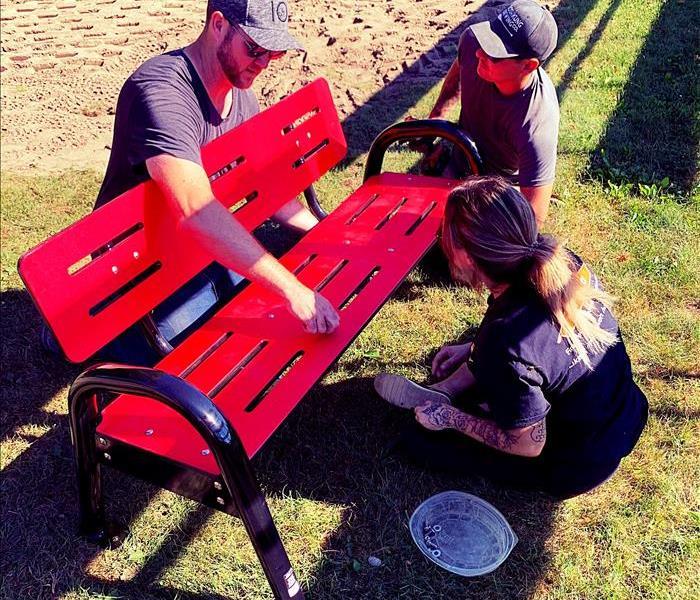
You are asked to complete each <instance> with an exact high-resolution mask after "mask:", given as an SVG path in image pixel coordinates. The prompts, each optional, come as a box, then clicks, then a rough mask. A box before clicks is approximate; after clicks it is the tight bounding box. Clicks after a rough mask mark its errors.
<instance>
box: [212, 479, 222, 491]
mask: <svg viewBox="0 0 700 600" xmlns="http://www.w3.org/2000/svg"><path fill="white" fill-rule="evenodd" d="M214 489H216V490H223V489H224V486H223V485H221V483H220V482H218V481H215V482H214Z"/></svg>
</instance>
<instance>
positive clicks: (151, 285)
mask: <svg viewBox="0 0 700 600" xmlns="http://www.w3.org/2000/svg"><path fill="white" fill-rule="evenodd" d="M346 148H347V147H346V143H345V138H344V136H343V132H342V129H341V127H340V122H339V121H338V115H337V112H336V109H335V106H334V104H333V98H332V96H331V93H330V89H329V87H328V84H327V83H326V81H324V80H323V79H317V80H316V81H314V82H313V83H311V84H309V85H307V86H305V87H304V88H302V89H301V90H299V91H298V92H296V93H294V94H292V95H291V96H289V97H287V98H285V99H284V100H282V101H281V102H279V103H278V104H276V105H274V106H273V107H271V108H269V109H268V110H266V111H264V112H262V113H260V114H259V115H256V116H255V117H253V118H252V119H250V120H249V121H246V122H245V123H243V124H242V125H240V126H239V127H237V128H236V129H234V130H232V131H230V132H229V133H227V134H225V135H223V136H221V137H220V138H218V139H216V140H214V141H212V142H211V143H210V144H208V145H207V146H206V147H204V148H203V149H202V159H203V164H204V168H205V170H206V172H207V174H208V175H209V176H210V179H211V180H212V189H213V190H214V193H215V195H216V197H217V198H218V200H219V201H220V202H221V203H222V204H224V205H225V206H226V207H227V208H229V209H230V210H232V211H234V212H235V215H236V218H237V219H238V220H239V221H240V222H241V223H242V224H243V225H244V226H245V227H246V228H247V229H248V230H249V231H252V230H253V229H254V228H255V227H257V226H258V225H260V224H261V223H262V222H263V221H265V220H266V219H267V218H269V217H270V216H271V215H272V214H274V213H275V212H276V211H277V210H278V209H279V208H281V207H282V206H283V205H284V204H286V203H287V202H289V201H290V200H291V199H293V198H295V197H297V196H298V195H299V194H300V193H301V192H302V191H303V190H304V189H306V188H307V187H309V185H311V184H313V182H314V181H316V180H317V179H319V178H320V177H321V176H322V175H323V174H324V173H326V172H327V171H328V170H329V169H331V168H332V167H333V166H335V165H336V164H337V163H338V161H340V159H341V158H342V157H343V156H344V155H345V152H346ZM176 229H177V221H176V218H175V216H174V211H172V210H171V209H169V208H168V205H167V203H166V201H165V199H164V198H163V197H162V195H161V194H160V191H159V189H158V187H157V186H156V185H155V184H154V183H153V182H152V181H148V182H146V183H143V184H141V185H139V186H137V187H135V188H133V189H132V190H129V191H128V192H126V193H124V194H122V195H121V196H119V197H118V198H115V199H114V200H112V201H111V202H108V203H107V204H106V205H104V206H102V207H101V208H99V209H98V210H96V211H94V212H93V213H91V214H89V215H87V216H86V217H84V218H82V219H80V220H79V221H77V222H76V223H74V224H73V225H71V226H70V227H68V228H66V229H64V230H63V231H61V232H59V233H57V234H56V235H54V236H52V237H51V238H49V239H48V240H46V241H45V242H43V243H42V244H40V245H38V246H37V247H36V248H34V249H32V250H30V251H28V252H27V253H25V254H24V255H23V256H22V257H21V258H20V260H19V264H18V270H19V273H20V276H21V277H22V280H23V281H24V284H25V285H26V287H27V289H28V290H29V292H30V294H31V296H32V297H33V299H34V302H35V303H36V305H37V307H38V309H39V311H40V312H41V314H42V316H43V317H44V319H45V320H46V322H47V324H48V325H49V326H50V328H51V329H52V331H53V332H54V334H55V336H56V338H57V340H58V342H59V344H60V345H61V348H62V349H63V351H64V352H65V354H66V356H67V357H68V358H69V359H70V360H72V361H74V362H81V361H83V360H86V359H87V358H89V357H90V356H92V355H93V354H94V353H95V352H96V351H97V350H99V349H100V348H102V347H103V346H104V345H105V344H106V343H108V342H110V341H111V340H113V339H114V338H115V337H117V336H118V335H119V334H120V333H121V332H123V331H124V330H125V329H127V328H128V327H129V326H131V325H133V324H134V323H135V322H137V321H138V320H139V319H140V318H141V317H143V316H144V315H145V314H146V313H148V311H150V310H151V309H152V308H154V307H155V306H157V305H158V304H159V303H160V302H162V301H163V300H164V299H165V298H167V297H168V296H170V295H171V294H172V293H173V292H174V291H175V290H176V289H178V288H179V287H180V286H182V285H183V284H184V283H185V282H186V281H188V280H189V279H191V278H192V277H193V276H194V275H195V274H197V273H198V272H199V271H201V270H202V269H203V268H205V267H206V266H207V265H208V264H210V263H211V262H212V258H211V256H210V255H208V254H207V253H206V252H205V251H204V250H202V249H201V248H200V247H199V246H198V245H197V243H196V242H195V241H194V240H192V239H187V238H185V237H184V235H183V234H182V232H181V231H179V232H178V231H176ZM91 257H92V258H91Z"/></svg>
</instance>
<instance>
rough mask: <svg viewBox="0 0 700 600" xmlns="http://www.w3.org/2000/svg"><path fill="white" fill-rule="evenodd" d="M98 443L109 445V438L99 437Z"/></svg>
mask: <svg viewBox="0 0 700 600" xmlns="http://www.w3.org/2000/svg"><path fill="white" fill-rule="evenodd" d="M97 443H98V444H99V445H100V446H106V445H107V440H106V439H104V438H103V437H100V438H97Z"/></svg>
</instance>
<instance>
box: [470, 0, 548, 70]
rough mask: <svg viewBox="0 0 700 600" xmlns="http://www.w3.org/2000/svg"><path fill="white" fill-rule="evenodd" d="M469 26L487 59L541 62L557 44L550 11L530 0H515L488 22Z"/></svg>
mask: <svg viewBox="0 0 700 600" xmlns="http://www.w3.org/2000/svg"><path fill="white" fill-rule="evenodd" d="M470 29H471V30H472V32H473V33H474V37H476V41H477V42H479V46H481V49H482V50H483V51H484V52H485V53H486V54H488V55H489V56H490V57H491V58H515V57H517V58H537V59H539V60H540V62H543V61H545V60H547V58H549V56H550V55H551V54H552V52H554V49H555V48H556V47H557V37H558V30H557V24H556V22H555V21H554V17H553V16H552V13H551V12H549V11H548V10H547V9H546V8H544V7H543V6H540V5H539V4H538V3H537V2H533V1H532V0H515V2H513V3H512V4H511V5H510V6H508V7H507V8H505V9H504V10H502V11H501V12H500V13H498V15H496V17H494V18H493V19H491V20H490V21H484V22H483V23H476V24H475V25H471V26H470Z"/></svg>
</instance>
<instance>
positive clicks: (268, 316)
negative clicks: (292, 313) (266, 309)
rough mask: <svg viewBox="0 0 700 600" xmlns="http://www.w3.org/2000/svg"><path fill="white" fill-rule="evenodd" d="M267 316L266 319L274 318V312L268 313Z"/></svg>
mask: <svg viewBox="0 0 700 600" xmlns="http://www.w3.org/2000/svg"><path fill="white" fill-rule="evenodd" d="M267 318H268V319H274V318H275V313H268V315H267Z"/></svg>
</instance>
